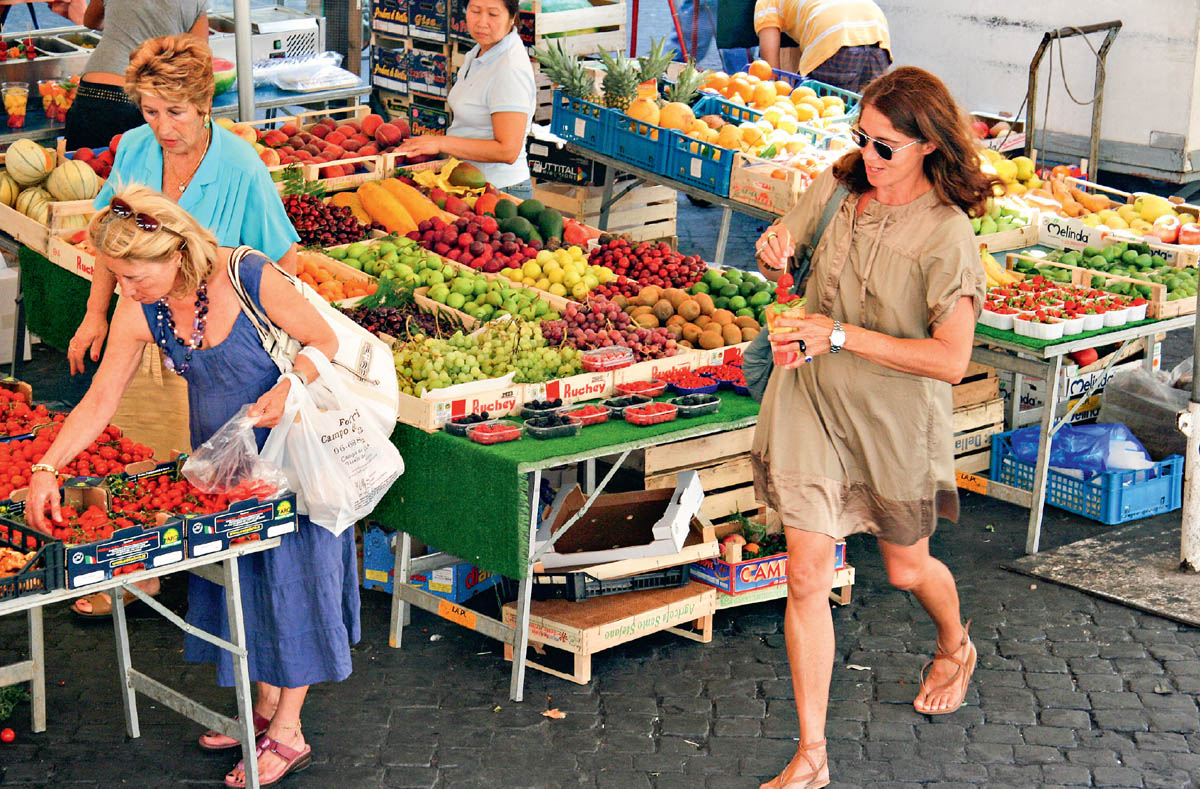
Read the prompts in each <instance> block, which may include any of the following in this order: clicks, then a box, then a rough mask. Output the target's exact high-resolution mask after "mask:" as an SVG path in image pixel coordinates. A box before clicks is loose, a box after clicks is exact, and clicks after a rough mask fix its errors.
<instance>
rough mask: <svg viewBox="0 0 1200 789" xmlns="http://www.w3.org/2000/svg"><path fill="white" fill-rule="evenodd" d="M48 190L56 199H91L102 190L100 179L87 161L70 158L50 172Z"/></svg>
mask: <svg viewBox="0 0 1200 789" xmlns="http://www.w3.org/2000/svg"><path fill="white" fill-rule="evenodd" d="M46 190H47V191H48V192H50V194H51V195H53V197H54V199H55V200H90V199H92V198H93V197H95V196H96V193H97V192H99V191H100V179H99V178H98V177H97V176H96V171H95V170H93V169H92V168H91V167H90V166H88V165H87V164H86V163H84V162H79V161H76V160H74V159H68V160H67V161H65V162H63V163H62V164H60V165H59V166H58V167H55V168H54V170H53V171H52V172H51V173H50V177H49V178H47V179H46Z"/></svg>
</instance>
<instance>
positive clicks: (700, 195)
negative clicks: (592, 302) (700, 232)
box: [566, 142, 780, 266]
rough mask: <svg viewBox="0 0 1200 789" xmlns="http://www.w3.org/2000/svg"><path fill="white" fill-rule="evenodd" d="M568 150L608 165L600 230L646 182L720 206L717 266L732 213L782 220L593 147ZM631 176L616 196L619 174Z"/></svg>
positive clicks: (722, 257) (569, 145) (570, 146)
mask: <svg viewBox="0 0 1200 789" xmlns="http://www.w3.org/2000/svg"><path fill="white" fill-rule="evenodd" d="M566 149H567V151H569V152H570V153H573V154H575V155H576V156H581V157H583V158H585V159H590V160H592V161H593V162H596V163H598V164H603V165H605V168H604V194H603V197H602V198H601V200H600V220H599V222H597V227H599V228H600V229H601V230H607V229H608V213H609V210H610V209H611V208H612V204H613V203H615V202H616V201H617V200H619V199H620V198H621V197H622V196H623V195H624V194H625V193H626V192H628V191H629V190H630V189H634V188H636V187H638V186H641V185H642V184H643V183H650V184H662V185H664V186H669V187H671V188H672V189H674V190H676V191H678V192H683V193H684V194H686V195H689V196H691V197H694V198H696V199H697V200H703V201H705V202H707V203H712V204H713V205H717V206H720V207H721V229H720V231H719V232H718V234H717V249H716V252H715V253H714V258H715V259H714V261H713V262H714V263H715V264H716V265H718V266H723V265H725V246H726V244H727V243H728V241H729V224H730V221H731V220H732V218H733V212H734V211H737V212H738V213H741V214H746V215H747V216H752V217H754V218H755V219H761V220H763V221H764V222H774V221H775V220H776V219H778V218H779V216H780V215H779V214H776V213H773V212H771V211H767V210H764V209H762V208H757V207H755V206H752V205H749V204H747V203H739V202H738V201H736V200H730V199H729V198H728V197H721V196H720V195H715V194H713V193H712V192H706V191H705V190H703V189H697V188H696V187H694V186H692V185H691V184H685V183H683V182H682V181H676V180H673V179H671V178H668V177H667V176H665V175H659V174H658V173H652V172H650V171H649V170H645V169H642V168H641V167H636V166H634V165H632V164H629V163H628V162H622V161H620V160H618V159H614V158H612V157H611V156H605V155H604V154H602V153H597V152H596V151H593V150H592V149H590V148H586V147H584V146H581V145H579V144H578V143H574V142H568V143H567V145H566ZM618 170H619V171H621V172H623V173H629V174H630V175H633V176H635V177H636V178H637V180H636V181H634V182H633V183H632V184H630V185H629V186H626V187H625V188H624V189H623V190H622V191H621V192H620V193H619V194H617V195H615V196H614V195H613V181H614V179H615V178H616V173H617V171H618Z"/></svg>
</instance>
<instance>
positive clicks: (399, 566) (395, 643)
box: [388, 531, 412, 649]
mask: <svg viewBox="0 0 1200 789" xmlns="http://www.w3.org/2000/svg"><path fill="white" fill-rule="evenodd" d="M397 536H398V537H399V539H400V544H399V545H397V546H396V561H395V564H394V565H393V570H392V614H391V624H390V626H389V628H388V646H390V647H392V648H393V649H399V648H400V642H401V639H402V637H403V636H404V626H405V625H407V624H408V622H409V618H410V609H409V606H408V603H406V602H405V601H404V598H403V597H402V596H401V591H400V587H401V585H405V586H407V585H408V579H409V578H411V577H412V537H410V536H409V535H408V532H405V531H402V532H400V534H399V535H397Z"/></svg>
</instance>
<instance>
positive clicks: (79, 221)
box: [54, 214, 89, 230]
mask: <svg viewBox="0 0 1200 789" xmlns="http://www.w3.org/2000/svg"><path fill="white" fill-rule="evenodd" d="M88 221H89V219H88V217H86V216H84V215H83V214H68V215H67V216H64V217H62V218H61V219H60V218H56V219H55V220H54V222H55V224H56V225H57V227H58V228H60V229H62V230H82V229H83V228H85V227H87V226H88Z"/></svg>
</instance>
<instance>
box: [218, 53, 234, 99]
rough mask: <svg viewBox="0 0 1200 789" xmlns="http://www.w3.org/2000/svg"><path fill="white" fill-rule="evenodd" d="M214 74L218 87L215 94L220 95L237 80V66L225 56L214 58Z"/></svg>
mask: <svg viewBox="0 0 1200 789" xmlns="http://www.w3.org/2000/svg"><path fill="white" fill-rule="evenodd" d="M213 76H214V77H216V82H217V87H216V89H215V90H214V91H213V95H214V96H220V95H221V94H222V93H224V92H225V91H227V90H229V89H230V88H232V87H233V83H234V82H235V81H237V66H235V65H234V64H232V63H230V62H229V61H228V60H225V59H223V58H213Z"/></svg>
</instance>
